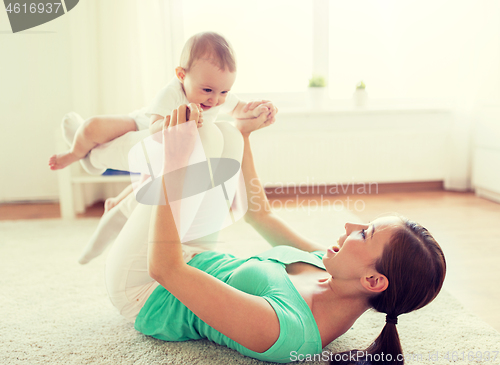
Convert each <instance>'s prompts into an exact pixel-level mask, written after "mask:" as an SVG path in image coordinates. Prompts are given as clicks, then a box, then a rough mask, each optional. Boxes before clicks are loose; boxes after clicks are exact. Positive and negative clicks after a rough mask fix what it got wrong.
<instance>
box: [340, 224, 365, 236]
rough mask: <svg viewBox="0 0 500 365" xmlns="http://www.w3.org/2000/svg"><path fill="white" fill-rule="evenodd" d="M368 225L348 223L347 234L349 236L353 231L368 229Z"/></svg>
mask: <svg viewBox="0 0 500 365" xmlns="http://www.w3.org/2000/svg"><path fill="white" fill-rule="evenodd" d="M368 227H369V226H368V224H360V223H350V222H347V223H346V224H345V232H346V234H347V235H348V236H349V235H350V234H351V232H353V231H360V230H362V229H368Z"/></svg>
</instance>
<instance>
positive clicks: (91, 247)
mask: <svg viewBox="0 0 500 365" xmlns="http://www.w3.org/2000/svg"><path fill="white" fill-rule="evenodd" d="M175 74H176V77H175V78H174V79H173V80H172V81H171V82H170V83H169V84H168V85H167V86H166V87H165V88H164V89H162V90H161V91H160V92H159V93H158V94H157V95H156V97H155V99H154V101H153V103H152V104H151V106H150V107H149V108H143V109H141V110H139V111H136V112H134V113H131V114H130V115H129V116H121V117H120V116H103V117H93V118H90V119H89V120H88V121H86V122H85V121H83V119H82V118H81V117H80V116H78V115H77V114H76V113H69V114H68V115H67V116H66V117H65V119H64V120H63V131H64V137H65V139H66V140H67V141H72V142H73V143H72V145H71V149H70V150H69V151H67V152H66V153H63V154H59V155H54V156H52V157H51V161H50V162H49V165H50V167H51V169H53V170H57V169H60V168H64V167H65V166H68V165H69V164H71V163H72V162H74V161H77V160H80V161H81V162H82V166H84V168H85V169H86V170H87V171H88V172H90V173H95V174H97V173H102V172H104V169H101V167H99V168H96V167H95V166H96V165H93V164H92V163H91V160H92V159H91V158H90V157H92V156H91V155H92V154H93V153H95V151H96V150H99V149H100V148H101V147H99V148H97V149H94V152H93V153H89V152H90V150H91V149H93V148H94V147H96V146H97V145H98V144H102V143H105V142H108V141H111V140H112V139H115V138H117V137H120V136H122V135H123V134H126V133H128V132H133V133H137V134H139V133H142V134H144V133H143V132H146V133H147V131H145V129H148V128H149V132H150V133H151V134H154V133H156V132H158V131H160V130H161V129H162V128H163V122H164V119H165V117H166V116H170V115H171V113H172V111H173V110H174V109H177V108H178V107H179V106H182V105H188V110H189V112H190V114H191V118H190V119H192V120H197V121H198V122H197V124H198V128H199V129H198V131H199V134H200V138H201V142H202V144H203V149H204V152H205V154H206V156H207V158H209V157H217V156H221V155H223V150H224V153H227V152H228V151H230V152H231V153H233V154H234V156H237V155H238V154H240V153H241V151H240V152H237V151H238V148H236V147H235V146H236V145H237V143H236V141H232V142H230V140H232V136H233V134H232V132H233V131H232V130H231V128H228V126H227V125H224V124H227V123H213V122H214V121H215V119H216V116H217V114H218V113H219V112H220V111H227V112H229V114H230V115H231V116H232V117H234V118H235V119H236V122H237V123H238V124H241V123H247V122H248V123H252V122H253V121H259V122H262V123H266V124H269V123H272V122H274V120H275V115H276V113H277V109H276V108H275V107H274V106H273V104H272V103H270V102H268V101H254V102H250V103H244V102H242V101H239V100H238V98H237V97H236V96H235V95H233V94H232V93H230V90H231V88H232V86H233V83H234V81H235V78H236V62H235V58H234V52H233V50H232V48H231V46H230V45H229V44H228V42H227V41H226V40H225V39H224V38H223V37H222V36H220V35H218V34H216V33H212V32H206V33H199V34H196V35H195V36H193V37H191V38H190V39H189V40H188V41H187V42H186V45H185V46H184V48H183V51H182V54H181V60H180V66H179V67H177V68H176V69H175ZM216 125H217V126H216ZM232 129H234V127H233V128H232ZM137 130H139V131H142V132H135V131H137ZM234 130H236V129H234ZM237 135H238V136H240V133H239V132H238V133H237ZM123 138H126V137H120V138H119V139H123ZM116 141H118V139H117V140H116ZM112 143H114V142H112ZM230 146H232V147H230ZM240 147H241V146H240ZM85 156H87V157H85ZM83 157H85V158H83ZM233 158H236V159H238V158H237V157H233ZM132 191H133V189H132V186H129V187H127V188H126V189H125V190H124V191H123V192H122V193H120V194H119V195H118V196H117V197H115V198H109V199H108V200H107V201H106V203H105V214H104V215H103V217H102V218H101V221H100V222H99V225H98V227H97V229H96V231H95V233H94V235H93V236H92V237H91V239H90V241H89V242H88V244H87V246H86V248H85V249H84V252H83V254H82V256H81V257H80V260H79V262H80V263H82V264H85V263H87V262H89V261H90V260H92V259H93V258H95V257H97V256H98V255H100V254H101V253H102V252H103V251H104V249H105V248H106V247H107V246H108V245H109V244H110V243H111V242H113V241H114V239H115V238H116V237H117V235H118V234H119V232H120V231H121V229H122V227H123V226H124V224H125V223H126V221H127V219H128V217H129V216H130V214H131V213H132V211H133V210H134V208H135V205H136V204H137V201H136V199H135V197H134V196H133V195H134V194H131V193H132ZM122 200H123V201H122ZM120 202H121V204H120ZM116 205H119V206H118V207H116V208H114V207H115V206H116ZM212 239H214V237H212ZM195 244H196V243H195ZM198 245H200V242H198Z"/></svg>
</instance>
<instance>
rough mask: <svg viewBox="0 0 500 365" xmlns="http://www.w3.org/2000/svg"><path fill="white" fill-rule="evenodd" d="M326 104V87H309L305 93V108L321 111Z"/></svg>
mask: <svg viewBox="0 0 500 365" xmlns="http://www.w3.org/2000/svg"><path fill="white" fill-rule="evenodd" d="M325 103H326V87H309V88H308V91H307V107H308V108H309V109H311V110H321V109H323V108H324V107H325Z"/></svg>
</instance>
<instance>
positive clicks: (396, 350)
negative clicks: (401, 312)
mask: <svg viewBox="0 0 500 365" xmlns="http://www.w3.org/2000/svg"><path fill="white" fill-rule="evenodd" d="M334 358H335V359H343V360H340V361H333V360H332V361H331V362H330V364H331V365H334V364H335V365H371V364H377V365H379V364H380V365H382V364H383V365H403V364H404V358H403V349H402V348H401V342H400V341H399V334H398V330H397V328H396V324H395V323H389V322H386V323H385V326H384V328H383V329H382V332H380V334H379V335H378V337H377V338H376V339H375V341H373V343H372V344H371V345H370V346H368V348H367V349H365V350H363V351H362V350H350V351H345V352H342V353H339V354H336V356H334Z"/></svg>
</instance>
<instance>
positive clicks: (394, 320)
mask: <svg viewBox="0 0 500 365" xmlns="http://www.w3.org/2000/svg"><path fill="white" fill-rule="evenodd" d="M385 322H386V323H392V324H398V316H395V317H391V316H389V315H386V316H385Z"/></svg>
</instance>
